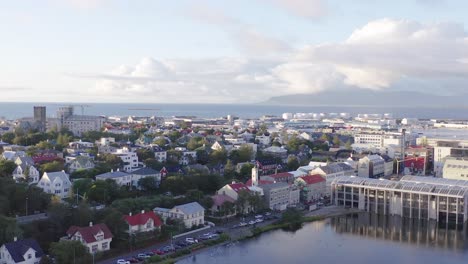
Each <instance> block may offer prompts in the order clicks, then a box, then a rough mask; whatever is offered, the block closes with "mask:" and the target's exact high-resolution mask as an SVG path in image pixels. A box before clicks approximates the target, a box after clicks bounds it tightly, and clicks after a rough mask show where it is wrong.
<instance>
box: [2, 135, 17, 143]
mask: <svg viewBox="0 0 468 264" xmlns="http://www.w3.org/2000/svg"><path fill="white" fill-rule="evenodd" d="M1 139H2V141H4V142H6V143H9V144H13V139H15V133H13V132H6V133H5V134H3V135H2V137H1Z"/></svg>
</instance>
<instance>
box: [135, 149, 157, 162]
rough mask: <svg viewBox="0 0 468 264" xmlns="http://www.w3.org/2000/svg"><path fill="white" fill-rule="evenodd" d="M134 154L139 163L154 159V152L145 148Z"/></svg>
mask: <svg viewBox="0 0 468 264" xmlns="http://www.w3.org/2000/svg"><path fill="white" fill-rule="evenodd" d="M136 153H137V156H138V160H140V161H143V160H147V159H151V158H154V152H153V151H152V150H150V149H147V148H141V149H137V151H136Z"/></svg>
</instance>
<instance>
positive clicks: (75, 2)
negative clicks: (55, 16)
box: [55, 0, 105, 9]
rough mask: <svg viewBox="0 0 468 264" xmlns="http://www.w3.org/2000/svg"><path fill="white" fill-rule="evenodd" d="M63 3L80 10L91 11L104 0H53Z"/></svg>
mask: <svg viewBox="0 0 468 264" xmlns="http://www.w3.org/2000/svg"><path fill="white" fill-rule="evenodd" d="M55 1H61V2H65V3H67V4H69V5H71V6H72V7H76V8H80V9H92V8H96V7H98V6H99V5H101V4H102V3H103V2H104V1H105V0H55Z"/></svg>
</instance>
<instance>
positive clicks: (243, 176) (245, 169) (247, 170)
mask: <svg viewBox="0 0 468 264" xmlns="http://www.w3.org/2000/svg"><path fill="white" fill-rule="evenodd" d="M253 167H254V165H252V164H250V163H247V164H244V165H242V167H241V169H240V172H239V178H240V180H242V181H245V180H247V179H249V178H250V177H251V176H252V168H253Z"/></svg>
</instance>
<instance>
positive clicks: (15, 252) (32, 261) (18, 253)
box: [0, 237, 44, 264]
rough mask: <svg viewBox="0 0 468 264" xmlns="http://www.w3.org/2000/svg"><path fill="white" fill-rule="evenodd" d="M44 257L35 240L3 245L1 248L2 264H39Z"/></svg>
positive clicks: (0, 263)
mask: <svg viewBox="0 0 468 264" xmlns="http://www.w3.org/2000/svg"><path fill="white" fill-rule="evenodd" d="M43 255H44V252H43V251H42V249H41V247H40V246H39V244H38V243H37V241H36V240H34V239H31V238H29V239H23V240H17V239H16V237H15V239H14V241H13V242H10V243H6V244H3V245H2V247H0V264H15V263H21V264H39V262H41V258H42V256H43Z"/></svg>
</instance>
